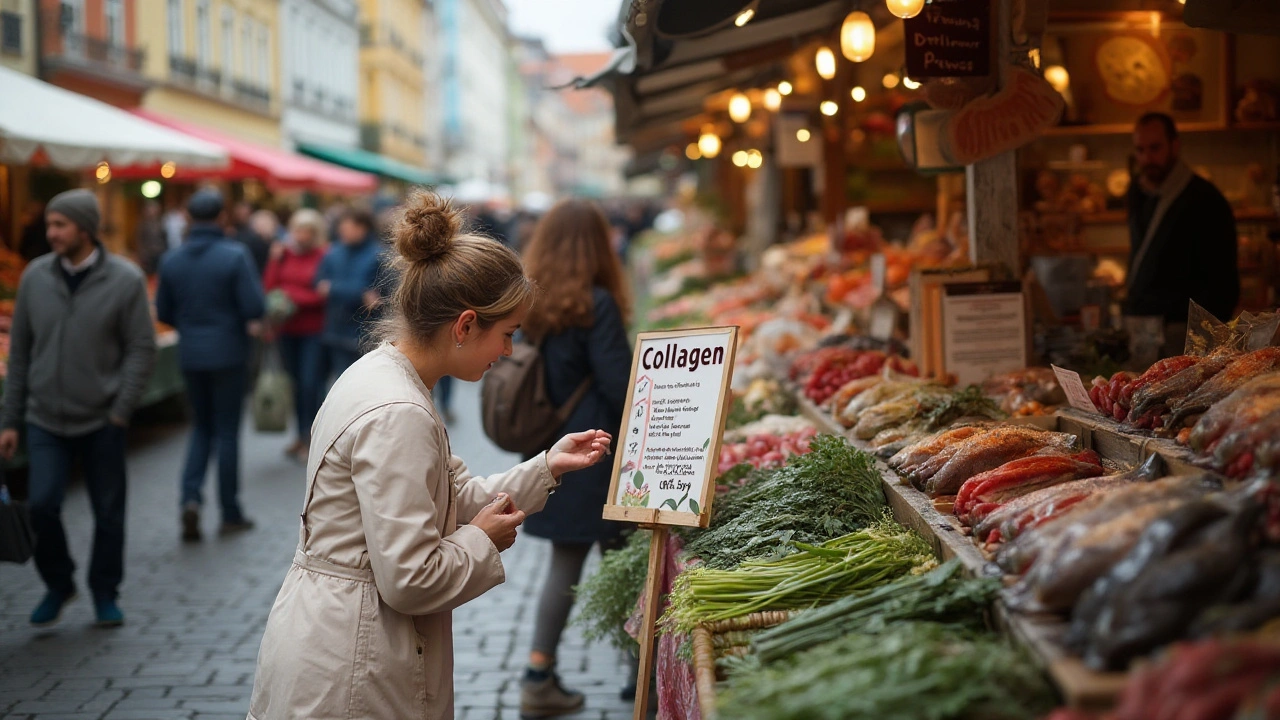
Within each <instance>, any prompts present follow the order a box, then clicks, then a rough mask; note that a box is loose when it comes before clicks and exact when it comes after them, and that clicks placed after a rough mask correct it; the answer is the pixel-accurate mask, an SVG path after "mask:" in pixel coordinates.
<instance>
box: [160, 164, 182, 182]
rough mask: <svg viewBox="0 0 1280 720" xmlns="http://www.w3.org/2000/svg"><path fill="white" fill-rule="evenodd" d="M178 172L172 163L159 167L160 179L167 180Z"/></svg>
mask: <svg viewBox="0 0 1280 720" xmlns="http://www.w3.org/2000/svg"><path fill="white" fill-rule="evenodd" d="M177 172H178V166H177V165H175V164H173V163H172V162H167V163H165V164H163V165H161V166H160V177H162V178H164V179H165V180H168V179H169V178H171V177H173V176H174V175H175V174H176V173H177Z"/></svg>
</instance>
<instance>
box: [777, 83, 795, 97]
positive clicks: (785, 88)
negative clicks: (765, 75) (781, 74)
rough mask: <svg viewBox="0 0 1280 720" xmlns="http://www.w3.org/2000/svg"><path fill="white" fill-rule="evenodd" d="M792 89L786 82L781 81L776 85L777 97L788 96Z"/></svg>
mask: <svg viewBox="0 0 1280 720" xmlns="http://www.w3.org/2000/svg"><path fill="white" fill-rule="evenodd" d="M794 89H795V88H793V87H791V83H789V82H787V81H786V80H783V81H782V82H780V83H778V94H779V95H790V94H791V91H792V90H794Z"/></svg>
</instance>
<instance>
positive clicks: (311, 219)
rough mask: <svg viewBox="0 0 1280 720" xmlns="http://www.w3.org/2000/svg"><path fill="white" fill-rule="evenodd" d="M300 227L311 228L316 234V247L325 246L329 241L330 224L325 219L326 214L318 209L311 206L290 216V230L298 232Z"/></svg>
mask: <svg viewBox="0 0 1280 720" xmlns="http://www.w3.org/2000/svg"><path fill="white" fill-rule="evenodd" d="M299 228H309V229H310V230H311V232H312V234H314V235H315V237H316V240H315V244H316V247H324V246H325V245H327V244H328V242H329V225H328V223H326V222H325V221H324V216H323V215H321V214H320V212H319V211H318V210H313V209H311V208H302V209H301V210H297V211H295V212H294V213H293V215H290V216H289V232H290V233H293V232H296V231H297V230H298V229H299Z"/></svg>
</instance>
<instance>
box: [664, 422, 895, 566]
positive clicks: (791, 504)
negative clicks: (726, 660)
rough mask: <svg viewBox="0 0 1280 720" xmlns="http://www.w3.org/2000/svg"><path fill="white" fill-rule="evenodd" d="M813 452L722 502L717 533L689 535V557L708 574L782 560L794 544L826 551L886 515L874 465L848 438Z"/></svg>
mask: <svg viewBox="0 0 1280 720" xmlns="http://www.w3.org/2000/svg"><path fill="white" fill-rule="evenodd" d="M809 447H810V448H811V451H810V452H809V454H807V455H802V456H799V457H795V458H792V459H791V462H790V464H789V465H787V466H785V467H782V468H779V469H777V470H769V471H760V472H755V473H751V474H749V475H748V476H747V480H746V482H745V483H744V484H743V485H742V486H740V487H735V488H732V489H730V490H729V491H728V492H726V493H725V494H724V495H722V496H720V497H718V498H716V502H715V506H714V509H713V514H712V517H711V526H710V527H709V528H708V529H706V530H703V531H691V532H687V533H685V535H684V537H685V541H686V542H685V550H686V551H687V552H688V553H689V554H691V555H693V556H694V557H697V558H699V559H700V560H701V561H702V564H703V565H705V566H706V567H709V568H718V569H729V568H733V567H736V566H737V565H738V564H740V563H741V562H743V561H744V560H748V559H754V558H778V557H782V556H783V555H786V554H787V553H790V552H793V551H794V550H795V546H794V544H793V542H807V543H819V542H822V541H824V540H828V539H830V538H833V537H839V536H841V535H846V534H848V533H850V532H853V531H854V530H858V529H860V528H863V527H866V526H867V525H869V524H870V523H872V522H875V521H876V520H877V519H878V518H879V517H880V516H881V514H882V513H883V512H884V508H885V507H886V504H885V499H884V490H883V488H881V486H880V472H879V471H878V470H877V469H876V465H875V459H874V458H872V457H871V456H870V455H868V454H867V453H865V452H862V451H861V450H859V449H857V448H855V447H854V446H853V445H851V444H850V443H849V441H847V440H845V439H844V438H841V437H835V436H831V435H825V436H818V437H815V438H814V439H813V440H812V441H811V442H810V445H809Z"/></svg>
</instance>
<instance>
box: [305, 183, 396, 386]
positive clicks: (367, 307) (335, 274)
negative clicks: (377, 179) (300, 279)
mask: <svg viewBox="0 0 1280 720" xmlns="http://www.w3.org/2000/svg"><path fill="white" fill-rule="evenodd" d="M381 257H382V243H380V242H379V241H378V237H377V234H376V233H375V232H374V224H373V215H371V214H370V213H369V212H368V211H366V210H361V209H357V208H351V209H348V210H347V211H346V212H344V213H343V215H342V218H341V219H340V220H339V221H338V242H337V243H335V244H334V245H333V246H331V247H330V248H329V251H328V252H327V253H326V254H325V256H324V260H322V261H321V262H320V268H319V269H318V270H317V272H316V291H317V292H318V293H320V295H321V297H323V298H324V299H325V329H324V337H323V339H324V346H325V353H326V355H327V356H328V364H329V372H330V373H332V374H333V375H341V374H342V373H343V371H345V370H346V369H347V368H349V367H351V365H352V364H353V363H354V362H355V361H356V359H357V358H359V357H360V351H361V344H362V342H363V340H364V339H365V335H366V333H367V332H368V330H369V327H370V313H371V312H372V311H373V310H374V309H376V308H377V306H378V304H379V303H381V302H382V295H381V293H380V291H379V290H378V287H377V282H378V277H379V275H380V272H381V271H380V266H381V262H382V259H381Z"/></svg>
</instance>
